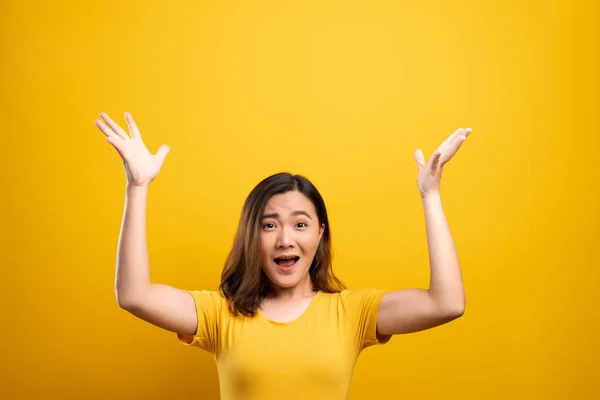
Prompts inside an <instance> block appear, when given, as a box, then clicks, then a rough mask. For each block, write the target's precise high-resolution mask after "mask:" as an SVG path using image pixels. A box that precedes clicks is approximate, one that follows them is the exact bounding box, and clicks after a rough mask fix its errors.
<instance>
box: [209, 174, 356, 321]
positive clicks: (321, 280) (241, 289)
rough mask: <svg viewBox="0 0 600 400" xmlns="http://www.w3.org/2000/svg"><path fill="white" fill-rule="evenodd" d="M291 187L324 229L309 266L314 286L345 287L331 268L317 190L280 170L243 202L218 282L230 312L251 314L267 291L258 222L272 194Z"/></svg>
mask: <svg viewBox="0 0 600 400" xmlns="http://www.w3.org/2000/svg"><path fill="white" fill-rule="evenodd" d="M294 190H297V191H299V192H300V193H302V194H304V195H305V196H306V197H308V198H309V199H310V200H311V201H312V203H313V204H314V206H315V210H316V212H317V218H318V220H319V226H321V224H325V231H324V232H323V236H322V237H321V242H320V243H319V247H318V248H317V252H316V255H315V259H314V260H313V262H312V265H311V266H310V269H309V274H310V278H311V281H312V284H313V287H314V289H315V290H320V291H323V292H326V293H337V292H340V291H341V290H343V289H345V286H344V284H343V283H342V282H341V281H340V280H339V279H338V278H337V277H336V276H335V275H334V274H333V271H332V268H331V228H330V227H329V220H328V218H327V209H326V208H325V202H324V201H323V198H322V197H321V194H320V193H319V191H318V190H317V188H316V187H315V186H314V185H313V184H312V183H311V182H310V181H309V180H308V179H306V178H305V177H303V176H301V175H292V174H290V173H287V172H282V173H278V174H275V175H271V176H269V177H268V178H265V179H264V180H262V181H261V182H260V183H259V184H258V185H256V186H255V187H254V189H252V191H251V192H250V194H249V195H248V197H247V198H246V201H245V202H244V206H243V208H242V214H241V217H240V221H239V225H238V230H237V233H236V235H235V239H234V243H233V248H232V249H231V251H230V253H229V255H228V256H227V259H226V261H225V265H224V267H223V273H222V275H221V284H220V285H219V290H220V291H221V293H222V294H223V295H224V296H225V298H226V299H227V302H228V304H229V310H230V311H231V313H232V314H233V315H236V316H237V315H239V314H243V315H246V316H253V315H254V314H255V312H256V310H257V309H258V307H259V306H260V303H261V301H262V299H263V298H264V297H265V296H266V295H267V294H268V293H269V289H270V280H269V278H268V277H267V276H266V275H265V273H264V272H263V270H262V268H261V260H260V228H261V222H262V218H263V214H264V210H265V207H266V205H267V203H268V201H269V199H270V198H271V197H272V196H274V195H277V194H283V193H286V192H290V191H294Z"/></svg>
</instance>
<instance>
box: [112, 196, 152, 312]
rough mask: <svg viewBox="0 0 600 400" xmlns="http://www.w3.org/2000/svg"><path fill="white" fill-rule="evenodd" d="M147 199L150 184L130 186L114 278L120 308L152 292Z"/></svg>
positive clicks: (126, 198)
mask: <svg viewBox="0 0 600 400" xmlns="http://www.w3.org/2000/svg"><path fill="white" fill-rule="evenodd" d="M147 197H148V185H145V186H131V185H127V187H126V197H125V210H124V213H123V220H122V225H121V233H120V236H119V244H118V249H117V268H116V276H115V292H116V295H117V300H118V302H119V305H120V306H121V307H127V306H128V305H131V304H132V303H133V302H136V301H139V299H141V298H143V297H144V296H145V295H146V294H147V293H148V291H149V289H150V262H149V259H148V246H147V242H146V204H147Z"/></svg>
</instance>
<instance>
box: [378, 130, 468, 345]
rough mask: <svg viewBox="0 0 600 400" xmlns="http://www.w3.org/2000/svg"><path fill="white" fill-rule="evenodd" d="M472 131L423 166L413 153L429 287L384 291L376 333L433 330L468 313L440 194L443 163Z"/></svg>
mask: <svg viewBox="0 0 600 400" xmlns="http://www.w3.org/2000/svg"><path fill="white" fill-rule="evenodd" d="M470 133H471V129H470V128H467V129H462V128H460V129H457V130H456V131H455V132H454V133H453V134H452V135H450V136H449V137H448V138H447V139H446V140H445V141H444V142H443V143H442V144H441V145H440V147H438V149H437V150H436V151H435V152H434V154H433V156H432V157H431V158H430V160H429V162H428V163H427V164H425V160H424V158H423V153H422V152H421V151H420V150H417V151H416V152H415V160H416V162H417V166H418V168H419V177H418V180H417V182H418V186H419V192H420V194H421V200H422V203H423V210H424V213H425V226H426V231H427V245H428V248H429V264H430V281H429V289H405V290H397V291H392V292H389V293H386V294H385V295H384V297H383V298H382V299H381V303H380V305H379V312H378V315H377V333H378V335H382V336H388V335H393V334H399V333H411V332H417V331H421V330H425V329H430V328H433V327H436V326H439V325H442V324H445V323H447V322H450V321H452V320H454V319H456V318H458V317H460V316H461V315H463V313H464V310H465V304H466V300H465V292H464V287H463V281H462V274H461V270H460V263H459V260H458V255H457V253H456V248H455V246H454V240H453V239H452V233H451V232H450V228H449V226H448V222H447V221H446V216H445V214H444V209H443V207H442V200H441V196H440V180H441V175H442V170H443V167H444V165H445V164H446V163H447V162H448V161H449V160H450V159H451V158H452V156H454V154H455V153H456V152H457V151H458V149H459V148H460V146H461V145H462V143H463V142H464V140H465V139H466V138H467V136H468V135H469V134H470Z"/></svg>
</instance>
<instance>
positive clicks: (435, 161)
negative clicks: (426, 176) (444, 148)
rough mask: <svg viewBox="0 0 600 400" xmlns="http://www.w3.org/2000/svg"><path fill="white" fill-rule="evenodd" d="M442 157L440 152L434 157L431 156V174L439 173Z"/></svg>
mask: <svg viewBox="0 0 600 400" xmlns="http://www.w3.org/2000/svg"><path fill="white" fill-rule="evenodd" d="M441 156H442V153H441V152H439V151H436V152H435V153H433V156H431V160H429V162H430V165H431V172H433V173H435V172H437V170H438V168H439V165H440V157H441Z"/></svg>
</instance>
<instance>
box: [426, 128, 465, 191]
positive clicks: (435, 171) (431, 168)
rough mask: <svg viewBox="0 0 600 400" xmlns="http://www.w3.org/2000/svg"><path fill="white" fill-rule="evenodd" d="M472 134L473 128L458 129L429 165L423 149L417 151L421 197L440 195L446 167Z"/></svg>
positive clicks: (435, 153)
mask: <svg viewBox="0 0 600 400" xmlns="http://www.w3.org/2000/svg"><path fill="white" fill-rule="evenodd" d="M470 133H471V128H464V129H463V128H458V129H457V130H456V131H454V133H453V134H451V135H450V136H448V138H447V139H446V140H444V142H443V143H442V144H441V145H440V146H439V147H438V148H437V150H436V151H435V152H434V153H433V154H432V155H431V157H430V158H429V162H427V164H425V158H424V157H423V152H422V151H421V149H417V150H415V152H414V156H415V161H416V162H417V167H418V169H419V175H418V178H417V186H418V187H419V193H420V194H421V197H423V198H424V197H426V196H428V195H430V194H439V191H440V181H441V178H442V171H443V169H444V165H446V163H447V162H448V161H450V160H451V159H452V157H453V156H454V154H456V152H457V151H458V149H459V148H460V146H461V145H462V144H463V142H464V141H465V139H466V138H467V136H469V134H470Z"/></svg>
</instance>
